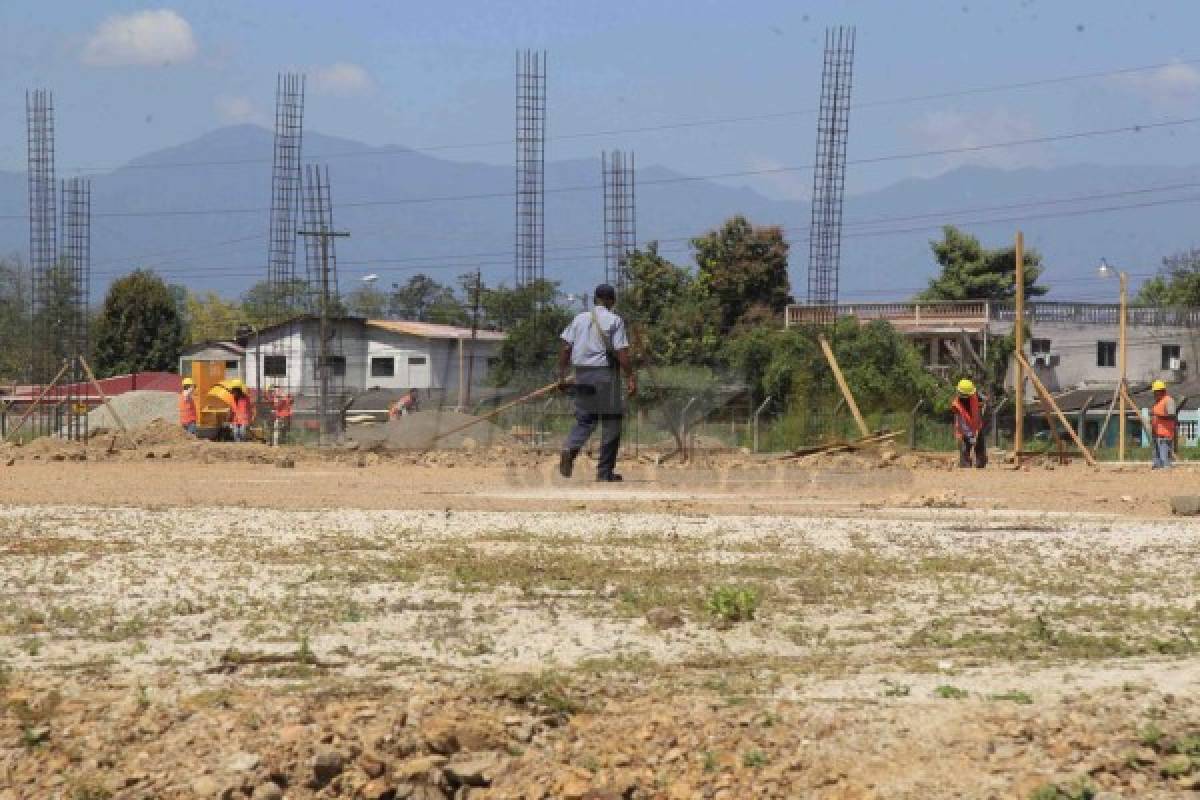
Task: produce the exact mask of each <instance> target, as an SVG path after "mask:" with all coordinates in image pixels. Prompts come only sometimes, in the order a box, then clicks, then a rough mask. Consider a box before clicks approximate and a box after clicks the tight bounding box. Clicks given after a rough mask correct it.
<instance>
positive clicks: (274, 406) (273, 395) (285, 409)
mask: <svg viewBox="0 0 1200 800" xmlns="http://www.w3.org/2000/svg"><path fill="white" fill-rule="evenodd" d="M267 402H268V403H270V404H271V413H272V414H274V416H275V425H274V437H273V444H275V445H281V444H283V443H284V440H285V439H286V438H287V434H288V430H289V429H290V428H291V427H292V396H291V395H290V394H288V393H287V392H281V391H279V387H278V386H268V387H267Z"/></svg>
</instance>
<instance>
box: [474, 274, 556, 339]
mask: <svg viewBox="0 0 1200 800" xmlns="http://www.w3.org/2000/svg"><path fill="white" fill-rule="evenodd" d="M557 297H558V283H557V282H555V281H547V280H540V281H533V282H531V283H528V284H526V285H525V286H521V287H517V288H509V287H507V286H503V285H501V286H497V287H495V288H489V287H486V286H484V287H481V288H480V297H479V304H480V308H481V310H482V312H483V322H482V323H481V324H484V325H486V326H487V327H489V328H496V329H499V330H502V331H507V330H510V329H512V328H514V327H515V326H516V325H517V323H519V322H521V321H522V320H524V319H526V318H528V317H530V316H532V315H533V313H534V311H535V310H537V309H539V308H550V307H554V306H555V305H556V302H555V301H556V299H557ZM472 305H473V304H472Z"/></svg>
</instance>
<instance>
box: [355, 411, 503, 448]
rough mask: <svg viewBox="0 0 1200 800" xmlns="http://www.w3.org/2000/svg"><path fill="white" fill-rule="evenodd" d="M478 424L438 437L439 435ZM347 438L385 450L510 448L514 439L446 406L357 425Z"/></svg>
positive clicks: (473, 417) (498, 429) (497, 428)
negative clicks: (471, 423)
mask: <svg viewBox="0 0 1200 800" xmlns="http://www.w3.org/2000/svg"><path fill="white" fill-rule="evenodd" d="M469 422H474V423H475V424H473V425H470V426H469V427H466V428H463V429H462V430H459V431H456V432H455V433H452V434H450V435H449V436H445V437H443V438H441V439H436V440H435V438H434V437H436V436H437V435H438V434H441V433H444V432H446V431H451V430H455V429H456V428H460V427H462V426H464V425H467V423H469ZM346 437H347V438H348V439H350V440H351V441H355V442H358V443H359V444H360V445H361V446H363V447H370V448H380V449H384V450H427V449H437V450H477V449H486V448H492V447H509V446H511V445H512V444H513V439H512V437H510V436H509V435H508V434H506V433H505V432H504V431H503V430H502V429H501V428H500V427H499V426H497V425H493V424H492V423H491V422H485V421H482V420H481V419H480V418H479V417H475V416H472V415H470V414H463V413H460V412H458V411H450V410H445V409H440V410H434V411H416V412H414V413H412V414H408V415H406V416H402V417H398V418H397V419H394V420H390V421H388V422H387V423H385V424H382V425H354V426H350V427H349V428H348V429H347V431H346Z"/></svg>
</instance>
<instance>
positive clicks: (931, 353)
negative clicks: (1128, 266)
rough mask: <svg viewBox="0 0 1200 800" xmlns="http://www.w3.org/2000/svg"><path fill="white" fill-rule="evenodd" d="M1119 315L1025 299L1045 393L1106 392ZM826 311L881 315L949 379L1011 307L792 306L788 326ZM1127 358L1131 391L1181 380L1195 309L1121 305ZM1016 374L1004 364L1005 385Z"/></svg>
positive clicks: (1095, 306) (1011, 317) (1028, 346)
mask: <svg viewBox="0 0 1200 800" xmlns="http://www.w3.org/2000/svg"><path fill="white" fill-rule="evenodd" d="M1120 313H1121V310H1120V306H1119V305H1117V304H1116V303H1059V302H1031V303H1027V304H1026V306H1025V323H1026V327H1027V330H1028V331H1029V336H1028V337H1027V338H1026V341H1025V356H1026V358H1028V359H1029V363H1030V364H1031V365H1032V366H1033V367H1034V369H1035V370H1036V372H1037V375H1038V378H1039V379H1040V380H1041V381H1042V383H1043V384H1045V386H1046V388H1047V389H1048V390H1049V391H1051V392H1054V393H1059V392H1066V391H1069V390H1073V389H1081V390H1086V389H1089V388H1094V389H1101V388H1103V387H1108V389H1109V391H1110V393H1111V390H1112V388H1113V387H1114V386H1116V384H1117V382H1118V379H1119V377H1120V371H1119V364H1120V354H1119V352H1118V351H1119V344H1120ZM831 316H833V317H837V318H841V317H853V318H855V319H857V320H859V321H860V322H862V323H867V322H870V321H872V320H877V319H881V320H886V321H887V322H888V323H890V324H891V325H892V326H893V327H894V328H895V329H896V330H897V331H899V332H900V333H902V334H904V335H905V336H906V337H908V338H909V339H911V340H912V342H913V344H914V345H915V346H916V347H917V349H918V350H920V351H921V353H922V354H923V355H924V357H925V364H926V367H927V368H928V369H929V370H930V371H931V372H932V373H934V374H935V375H937V376H938V377H940V378H942V379H944V380H946V381H947V382H951V381H952V380H953V379H955V378H956V376H959V375H970V374H976V375H977V374H979V372H980V371H981V370H982V368H983V365H984V363H985V360H986V358H987V352H988V347H989V345H990V343H992V342H994V341H995V340H996V338H997V337H1004V336H1008V335H1009V334H1011V333H1012V330H1013V325H1014V323H1015V320H1016V311H1015V309H1014V308H1013V306H1012V305H1011V304H1008V303H991V302H988V301H963V302H958V301H951V302H930V303H916V302H913V303H848V304H845V305H839V306H834V307H825V306H807V305H791V306H788V307H787V309H786V311H785V321H786V324H787V325H788V326H789V327H791V326H795V325H805V324H813V323H818V322H821V321H822V320H827V319H828V318H830V317H831ZM1126 358H1127V363H1126V376H1127V380H1128V382H1129V384H1130V386H1131V387H1132V388H1134V389H1135V390H1136V389H1137V388H1138V387H1140V386H1142V385H1146V384H1149V383H1150V382H1151V381H1153V380H1156V379H1162V380H1165V381H1167V382H1168V383H1181V382H1184V381H1186V380H1187V379H1188V377H1189V375H1190V373H1189V365H1193V364H1197V363H1200V361H1198V360H1197V359H1198V358H1200V309H1163V308H1150V307H1131V308H1128V309H1127V326H1126ZM1015 379H1016V372H1015V368H1014V367H1011V366H1010V368H1009V371H1008V378H1007V381H1006V383H1007V386H1009V387H1011V386H1012V385H1013V381H1014V380H1015ZM1027 396H1029V393H1027ZM1033 399H1034V400H1036V397H1034V398H1033Z"/></svg>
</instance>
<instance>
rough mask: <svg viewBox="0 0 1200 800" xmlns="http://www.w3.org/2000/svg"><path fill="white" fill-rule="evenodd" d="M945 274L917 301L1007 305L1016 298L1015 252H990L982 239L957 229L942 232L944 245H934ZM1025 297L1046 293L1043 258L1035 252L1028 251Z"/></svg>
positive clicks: (936, 255)
mask: <svg viewBox="0 0 1200 800" xmlns="http://www.w3.org/2000/svg"><path fill="white" fill-rule="evenodd" d="M929 246H930V248H932V250H933V256H934V258H935V259H936V260H937V263H938V265H939V266H940V267H941V270H942V271H941V274H939V275H938V276H937V277H936V278H932V279H931V280H930V281H929V288H928V289H926V290H925V291H923V292H921V293H920V294H918V295H917V300H922V301H926V302H928V301H936V300H991V301H993V302H1007V301H1009V300H1012V299H1013V298H1014V297H1015V296H1016V272H1017V254H1016V250H1015V248H1012V247H1006V248H1001V249H998V250H989V249H987V248H985V247H984V246H983V245H982V244H980V243H979V239H977V238H976V237H974V236H972V235H971V234H969V233H965V232H963V231H961V230H959V229H958V228H956V227H954V226H953V225H947V226H945V227H944V228H942V239H941V241H936V242H930V243H929ZM1024 261H1025V296H1026V297H1039V296H1041V295H1043V294H1045V293H1046V291H1047V290H1046V288H1045V287H1044V286H1038V285H1037V279H1038V278H1039V277H1041V274H1042V257H1041V255H1040V254H1039V253H1038V252H1037V251H1036V250H1033V249H1028V250H1026V251H1025V258H1024Z"/></svg>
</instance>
